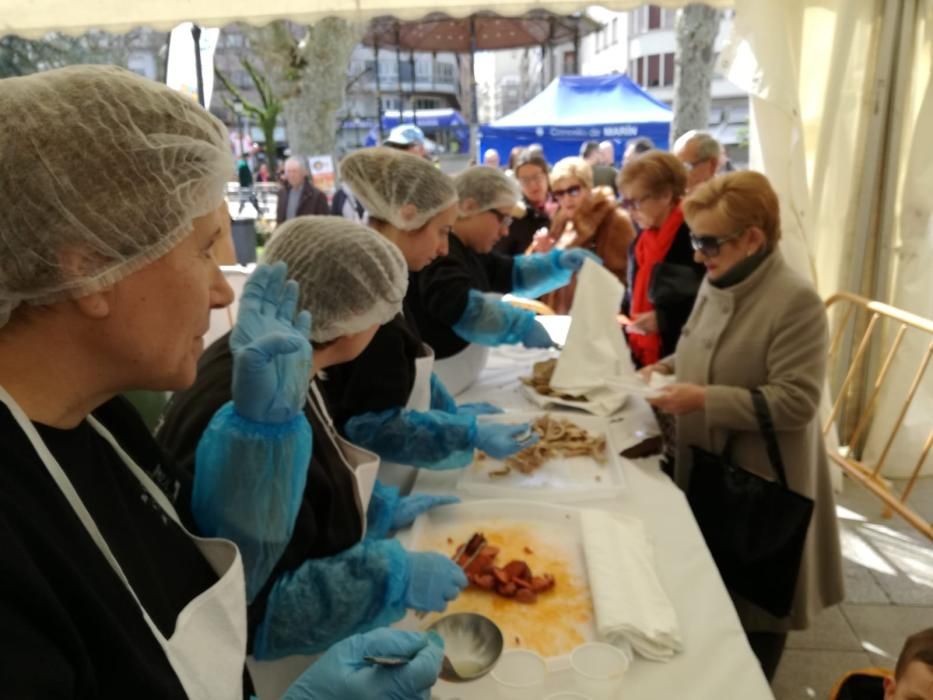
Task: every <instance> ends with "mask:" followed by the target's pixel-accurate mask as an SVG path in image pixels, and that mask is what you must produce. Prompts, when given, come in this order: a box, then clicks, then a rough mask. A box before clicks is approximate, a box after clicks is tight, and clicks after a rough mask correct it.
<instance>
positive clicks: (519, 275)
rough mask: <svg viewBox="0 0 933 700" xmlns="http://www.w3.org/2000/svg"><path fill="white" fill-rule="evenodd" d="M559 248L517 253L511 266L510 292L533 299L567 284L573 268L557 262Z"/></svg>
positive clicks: (559, 252)
mask: <svg viewBox="0 0 933 700" xmlns="http://www.w3.org/2000/svg"><path fill="white" fill-rule="evenodd" d="M562 252H563V251H561V250H552V251H551V252H549V253H535V254H533V255H519V256H518V257H516V258H514V260H515V264H514V266H513V267H512V293H513V294H516V295H518V296H523V297H528V298H530V299H534V298H536V297H539V296H541V295H542V294H547V293H548V292H551V291H553V290H555V289H560V288H561V287H564V286H566V285H567V284H569V282H570V279H571V278H572V277H573V272H574V271H573V270H565V269H564V268H562V267H561V266H560V264H559V262H558V261H559V259H560V254H561V253H562Z"/></svg>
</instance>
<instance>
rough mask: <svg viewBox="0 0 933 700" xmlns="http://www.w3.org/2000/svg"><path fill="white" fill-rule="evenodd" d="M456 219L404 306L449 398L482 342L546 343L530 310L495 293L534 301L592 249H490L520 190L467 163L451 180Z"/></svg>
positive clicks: (476, 362) (472, 368)
mask: <svg viewBox="0 0 933 700" xmlns="http://www.w3.org/2000/svg"><path fill="white" fill-rule="evenodd" d="M454 184H455V186H456V188H457V195H458V196H459V198H460V216H459V217H458V219H457V221H456V223H454V226H453V235H452V236H451V237H450V252H449V253H448V254H447V255H446V256H444V257H442V258H438V259H437V260H435V261H434V262H433V263H431V264H430V265H428V266H427V267H426V268H425V269H423V270H421V271H420V272H416V273H415V274H414V275H412V283H411V286H410V288H409V290H408V298H407V300H408V304H409V307H410V308H411V310H412V314H413V315H414V317H415V321H416V322H417V324H418V329H419V330H420V331H421V336H422V337H423V338H424V340H425V342H426V343H428V345H430V346H431V347H432V348H434V353H435V355H436V357H437V364H436V371H437V376H438V377H439V378H440V379H441V381H442V382H443V383H444V385H445V386H446V387H447V388H448V389H449V390H450V391H451V392H453V393H454V394H455V395H456V394H459V393H460V392H461V391H463V390H465V389H466V388H467V387H469V386H470V385H471V384H472V383H473V382H474V381H475V380H476V378H477V376H479V373H480V371H481V370H482V369H483V367H484V366H485V365H486V358H487V357H488V355H489V347H490V346H495V345H503V344H507V343H522V344H523V345H524V346H525V347H529V348H549V347H551V346H552V345H553V342H552V341H551V337H550V336H549V335H548V333H547V331H546V330H545V329H544V327H543V326H542V325H541V324H540V323H539V322H538V321H537V320H536V319H535V315H534V312H532V311H528V310H525V309H519V308H517V307H515V306H512V305H511V304H509V303H507V302H504V301H502V300H501V299H500V298H499V297H500V295H502V294H506V293H509V292H511V293H514V294H517V295H519V296H524V297H529V298H532V299H533V298H535V297H538V296H540V295H542V294H545V293H547V292H550V291H552V290H554V289H558V288H560V287H563V286H564V285H566V284H567V283H569V282H570V279H571V277H573V274H574V273H575V272H576V271H577V270H579V269H580V267H582V266H583V262H584V261H585V260H587V259H590V260H593V261H595V262H597V263H600V262H602V261H601V260H600V259H599V257H597V256H596V255H595V254H593V253H591V252H589V251H587V250H583V249H582V248H575V249H572V250H552V251H551V252H549V253H544V254H539V255H520V256H517V257H514V258H513V257H511V256H508V255H502V254H500V253H494V252H492V249H493V246H495V245H496V243H497V242H498V241H500V240H501V239H503V238H505V237H506V236H507V235H508V234H509V226H510V225H511V223H512V211H513V209H515V207H516V206H517V205H518V202H519V199H520V197H521V192H520V190H519V189H518V185H516V184H515V181H514V180H512V179H511V178H510V177H508V176H507V175H505V174H503V173H502V172H501V171H500V170H499V169H498V168H488V167H484V166H476V167H473V168H468V169H467V170H465V171H463V172H462V173H460V175H458V176H457V177H456V178H455V179H454Z"/></svg>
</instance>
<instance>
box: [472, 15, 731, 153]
mask: <svg viewBox="0 0 933 700" xmlns="http://www.w3.org/2000/svg"><path fill="white" fill-rule="evenodd" d="M587 14H588V15H589V16H590V17H591V18H592V19H593V20H595V21H596V22H598V23H599V24H600V25H601V28H600V29H599V30H598V31H596V32H593V33H590V34H587V35H586V36H584V37H582V38H581V40H580V44H579V50H580V63H579V66H580V73H581V74H583V75H606V74H609V73H627V74H628V75H629V77H631V78H632V80H634V81H635V82H636V83H638V84H639V85H640V86H641V87H642V88H644V89H645V90H647V91H648V92H649V93H650V94H651V95H652V96H654V97H656V98H657V99H659V100H662V101H664V102H666V103H668V104H671V103H672V102H673V99H674V69H675V51H676V46H677V37H676V33H675V29H674V25H675V22H676V19H677V10H672V9H666V8H661V7H657V6H655V5H643V6H642V7H639V8H637V9H635V10H629V11H626V12H612V11H610V10H606V9H604V8H601V7H591V8H589V9H588V10H587ZM732 18H733V11H731V10H730V11H724V12H723V16H722V21H721V23H720V29H719V34H718V36H717V38H716V44H715V50H716V52H717V54H718V52H719V50H720V49H721V48H722V46H723V45H724V44H725V42H726V40H727V38H728V36H729V33H730V31H731V28H732ZM532 52H533V53H534V54H536V55H537V56H538V57H539V60H538V61H537V63H536V64H535V66H534V68H533V69H532V68H531V67H530V66H529V68H528V69H527V70H525V69H524V67H523V66H522V65H521V63H520V62H519V61H518V59H517V58H516V56H515V54H520V53H521V52H508V51H501V52H496V55H495V56H494V57H493V58H491V59H489V63H488V65H489V66H491V67H492V68H491V70H490V71H489V72H487V73H486V74H485V80H486V82H487V83H488V89H487V91H486V96H487V99H488V100H489V104H488V105H487V106H486V108H485V109H484V110H483V109H481V114H482V115H483V116H488V119H487V121H492V120H494V119H497V118H499V117H501V116H503V115H505V114H508V113H509V112H511V111H514V110H515V109H517V108H518V107H519V106H521V105H522V104H524V103H525V102H527V101H528V100H529V99H531V98H532V97H534V96H535V95H536V94H537V93H538V92H540V91H541V90H542V89H544V87H545V86H546V85H547V84H548V83H549V82H550V81H551V80H552V79H553V78H555V77H557V76H559V75H564V74H568V73H570V72H572V70H573V63H574V48H573V46H572V45H570V44H563V45H559V46H557V47H555V48H554V50H553V51H550V50H549V51H548V55H547V56H546V57H545V58H544V59H543V60H542V59H541V58H540V56H541V52H540V51H539V50H537V49H533V50H532ZM499 54H512V55H510V56H508V57H505V58H500V57H499ZM522 84H524V85H526V86H529V87H531V88H532V89H531V90H529V91H526V92H524V93H522V92H520V91H518V90H516V89H515V87H514V86H515V85H522ZM519 95H521V98H520V99H518V96H519ZM711 95H712V102H711V106H710V116H709V124H708V129H709V131H710V132H711V133H712V134H713V135H714V136H715V137H716V138H717V139H719V140H720V142H721V143H722V144H723V145H724V147H725V148H726V152H727V154H728V156H729V158H730V160H732V161H733V162H734V163H736V164H738V165H742V164H745V163H747V161H748V145H747V134H748V119H749V107H748V95H747V94H746V93H745V92H744V91H742V90H741V89H739V88H738V87H736V86H735V85H733V84H732V83H730V82H729V81H728V80H726V79H725V78H724V77H723V76H722V75H720V74H719V73H715V74H714V76H713V82H712V85H711ZM516 100H518V102H517V104H516ZM659 145H663V146H664V147H667V144H659Z"/></svg>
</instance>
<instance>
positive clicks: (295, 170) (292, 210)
mask: <svg viewBox="0 0 933 700" xmlns="http://www.w3.org/2000/svg"><path fill="white" fill-rule="evenodd" d="M325 214H330V205H329V204H328V203H327V195H326V194H324V193H323V192H321V190H319V189H318V188H317V187H315V186H314V185H312V184H311V181H310V180H309V179H308V170H307V168H305V165H304V163H302V162H301V160H299V159H298V158H289V159H288V160H287V161H285V184H284V185H282V187H280V188H279V202H278V211H277V212H276V216H275V223H276V224H281V223H282V222H284V221H288V220H289V219H294V218H295V217H296V216H311V215H325Z"/></svg>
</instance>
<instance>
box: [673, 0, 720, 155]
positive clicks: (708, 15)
mask: <svg viewBox="0 0 933 700" xmlns="http://www.w3.org/2000/svg"><path fill="white" fill-rule="evenodd" d="M719 20H720V14H719V11H718V10H715V9H713V8H712V7H708V6H707V5H699V4H691V5H687V6H686V7H684V8H683V9H682V10H679V11H678V12H677V23H676V27H675V31H676V34H677V52H676V61H675V69H674V120H673V122H671V143H673V142H674V141H675V140H676V139H677V137H678V136H680V135H681V134H683V133H686V132H687V131H690V130H691V129H705V128H706V127H707V126H708V125H709V106H710V87H711V85H712V82H713V64H714V63H715V59H716V53H715V46H714V45H715V42H716V34H717V33H718V32H719Z"/></svg>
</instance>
